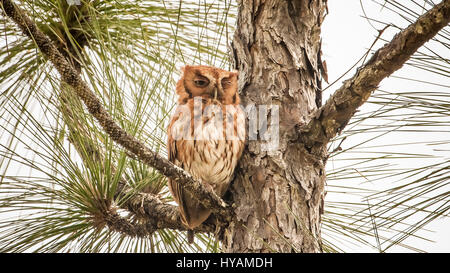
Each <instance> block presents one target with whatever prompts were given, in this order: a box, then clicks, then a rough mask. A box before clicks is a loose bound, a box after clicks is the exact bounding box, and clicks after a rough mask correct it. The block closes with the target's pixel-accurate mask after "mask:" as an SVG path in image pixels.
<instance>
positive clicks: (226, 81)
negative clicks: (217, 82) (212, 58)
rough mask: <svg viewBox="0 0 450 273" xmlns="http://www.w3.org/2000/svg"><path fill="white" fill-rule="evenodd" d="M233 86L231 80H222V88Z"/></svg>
mask: <svg viewBox="0 0 450 273" xmlns="http://www.w3.org/2000/svg"><path fill="white" fill-rule="evenodd" d="M230 84H231V80H230V79H222V86H228V85H230Z"/></svg>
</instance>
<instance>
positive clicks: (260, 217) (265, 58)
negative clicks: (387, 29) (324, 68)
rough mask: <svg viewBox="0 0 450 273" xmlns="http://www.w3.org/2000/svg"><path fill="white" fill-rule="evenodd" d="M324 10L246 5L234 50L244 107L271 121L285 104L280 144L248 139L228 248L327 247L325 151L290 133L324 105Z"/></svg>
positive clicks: (289, 4)
mask: <svg viewBox="0 0 450 273" xmlns="http://www.w3.org/2000/svg"><path fill="white" fill-rule="evenodd" d="M325 13H326V1H322V0H313V1H306V0H303V1H281V0H269V1H257V0H255V1H240V2H239V15H238V21H237V24H238V27H237V30H236V32H235V35H234V38H233V43H232V50H233V53H234V61H235V68H236V69H238V70H239V71H240V74H239V86H240V90H241V93H240V95H241V97H242V98H243V104H244V106H246V105H252V104H254V105H255V106H256V107H258V106H261V105H265V106H267V108H268V109H269V110H268V116H269V117H272V118H273V116H274V115H272V112H273V111H275V108H274V107H273V106H274V105H277V106H278V107H279V108H278V109H279V121H280V122H279V143H278V148H277V149H270V147H267V144H268V143H267V142H266V141H264V140H262V138H263V135H262V133H264V132H263V131H261V128H260V130H258V140H257V141H251V140H249V142H248V146H247V148H246V150H245V151H244V155H243V157H242V159H241V160H240V165H239V167H238V169H237V173H236V179H235V180H234V182H233V185H232V189H231V193H232V203H233V204H234V205H233V206H234V210H235V216H234V217H235V218H234V219H233V221H232V222H231V224H230V225H229V226H228V228H227V229H226V231H225V237H224V240H223V243H224V244H223V245H224V250H225V251H227V252H272V251H275V252H319V251H320V250H321V242H320V218H321V211H322V209H323V200H324V186H325V169H324V166H325V159H326V155H327V153H326V149H325V147H324V146H320V147H319V148H317V149H315V150H308V149H307V148H306V147H305V145H304V144H303V143H301V142H298V141H297V142H292V141H290V140H289V138H288V137H287V136H288V135H289V134H290V133H291V132H292V131H293V130H294V128H295V127H296V126H297V125H298V124H304V123H305V121H306V117H308V116H309V115H311V114H312V113H313V112H315V111H316V110H317V109H318V107H319V106H320V101H321V97H320V91H321V85H320V82H321V78H320V74H321V72H320V67H321V63H322V62H321V59H320V44H321V40H320V27H321V24H322V21H323V19H324V16H325ZM259 118H262V117H261V116H260V117H259ZM249 122H251V121H249ZM268 123H269V124H270V123H271V120H270V118H269V119H268ZM268 126H269V125H268ZM268 131H269V134H271V133H276V132H273V131H270V129H268Z"/></svg>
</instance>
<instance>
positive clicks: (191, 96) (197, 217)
mask: <svg viewBox="0 0 450 273" xmlns="http://www.w3.org/2000/svg"><path fill="white" fill-rule="evenodd" d="M237 80H238V73H237V72H230V71H226V70H222V69H219V68H215V67H210V66H202V65H199V66H190V65H187V66H185V67H183V68H182V76H181V78H180V80H179V81H178V83H177V85H176V93H177V94H178V103H177V107H176V109H175V113H174V114H173V115H172V117H171V119H170V123H169V127H168V143H167V144H168V145H167V147H168V157H169V160H170V161H171V162H173V163H174V164H175V165H177V166H179V167H181V168H183V169H184V170H186V171H187V172H189V173H190V174H191V175H192V177H193V178H195V179H196V180H197V181H200V182H201V183H202V184H203V185H204V186H205V187H208V188H210V189H212V190H214V192H215V193H216V194H217V195H218V196H221V197H222V196H223V195H224V194H225V192H226V191H227V189H228V186H229V184H230V180H231V179H232V176H233V172H234V169H235V167H236V164H237V162H238V160H239V158H240V156H241V154H242V151H243V148H244V140H245V114H244V111H243V110H242V109H241V106H240V105H239V102H240V99H239V94H238V93H237ZM169 189H170V192H171V193H172V196H173V198H174V200H175V201H176V202H177V203H178V205H179V209H180V213H181V217H182V221H183V223H184V224H185V225H186V226H187V227H189V229H190V230H192V229H194V228H195V227H197V226H199V225H200V224H202V223H203V222H204V221H205V220H206V219H207V218H208V217H209V216H210V214H211V211H210V210H209V209H207V208H205V207H204V206H202V205H201V204H200V203H199V202H198V201H197V200H196V199H195V198H193V197H192V195H191V194H190V193H189V192H187V191H185V190H184V189H183V187H182V186H181V185H179V184H178V183H176V182H174V181H172V180H170V179H169ZM189 235H190V236H189ZM192 236H193V233H192V231H191V232H190V233H189V232H188V239H189V241H192V239H193V237H192ZM189 237H191V238H189Z"/></svg>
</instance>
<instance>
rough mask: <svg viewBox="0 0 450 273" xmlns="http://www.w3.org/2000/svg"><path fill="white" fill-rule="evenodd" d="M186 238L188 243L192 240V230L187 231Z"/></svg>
mask: <svg viewBox="0 0 450 273" xmlns="http://www.w3.org/2000/svg"><path fill="white" fill-rule="evenodd" d="M187 240H188V243H189V244H192V243H193V242H194V231H193V230H192V229H190V230H188V231H187Z"/></svg>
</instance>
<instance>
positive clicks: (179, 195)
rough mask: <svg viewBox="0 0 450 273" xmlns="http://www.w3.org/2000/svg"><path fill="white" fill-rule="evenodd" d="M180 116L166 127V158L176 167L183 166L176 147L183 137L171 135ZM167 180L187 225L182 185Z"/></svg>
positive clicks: (175, 116) (174, 117) (173, 118)
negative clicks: (177, 138) (178, 138)
mask: <svg viewBox="0 0 450 273" xmlns="http://www.w3.org/2000/svg"><path fill="white" fill-rule="evenodd" d="M179 118H180V115H179V114H177V115H174V116H173V117H172V119H171V121H170V125H169V128H168V132H167V134H168V140H167V153H168V157H169V158H168V159H169V161H170V162H172V163H174V164H175V165H177V166H178V167H183V166H182V165H183V164H182V161H181V155H180V154H179V151H180V152H182V151H181V150H179V149H178V146H179V145H180V144H181V142H182V141H184V140H183V139H181V140H175V139H174V136H173V133H174V132H173V130H172V129H173V124H174V123H175V122H176V121H177V120H178V119H179ZM168 182H169V190H170V192H171V193H172V196H173V198H174V199H175V202H177V203H178V205H179V207H180V212H181V219H182V221H183V222H184V224H186V225H187V222H188V221H187V220H186V216H188V214H187V209H186V205H185V204H186V202H185V200H184V197H185V194H184V192H183V189H182V187H181V186H180V184H179V183H177V182H174V181H172V179H170V178H169V180H168Z"/></svg>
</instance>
